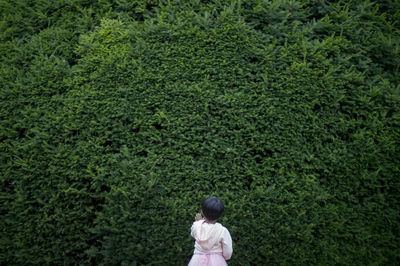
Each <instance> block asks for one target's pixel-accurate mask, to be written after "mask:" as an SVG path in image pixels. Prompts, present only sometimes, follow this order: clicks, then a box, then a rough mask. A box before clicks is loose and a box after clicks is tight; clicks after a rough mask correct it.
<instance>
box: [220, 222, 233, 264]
mask: <svg viewBox="0 0 400 266" xmlns="http://www.w3.org/2000/svg"><path fill="white" fill-rule="evenodd" d="M221 238H222V239H221V243H222V255H223V256H224V258H225V260H229V259H230V258H231V256H232V253H233V248H232V238H231V234H229V231H228V229H226V228H224V232H223V233H222V237H221Z"/></svg>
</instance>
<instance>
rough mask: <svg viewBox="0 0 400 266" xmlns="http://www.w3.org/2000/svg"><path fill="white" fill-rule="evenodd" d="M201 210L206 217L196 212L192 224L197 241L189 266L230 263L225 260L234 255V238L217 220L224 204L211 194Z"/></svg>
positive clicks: (212, 265) (193, 234)
mask: <svg viewBox="0 0 400 266" xmlns="http://www.w3.org/2000/svg"><path fill="white" fill-rule="evenodd" d="M201 211H202V213H203V215H204V218H203V217H202V216H201V214H200V213H198V214H196V217H195V220H196V221H195V222H194V223H193V225H192V233H191V235H192V237H194V239H195V240H196V241H195V245H194V253H193V257H192V259H191V260H190V262H189V264H188V266H196V265H198V266H200V265H201V266H204V265H207V266H214V265H215V266H219V265H228V264H227V263H226V261H225V260H229V259H230V258H231V256H232V252H233V250H232V238H231V235H230V234H229V231H228V229H226V228H225V227H224V226H222V225H221V224H220V223H217V222H216V220H217V219H218V218H219V217H220V216H221V214H222V212H223V211H224V204H223V203H222V201H221V200H220V199H218V198H217V197H214V196H211V197H209V198H207V199H205V200H203V203H202V205H201Z"/></svg>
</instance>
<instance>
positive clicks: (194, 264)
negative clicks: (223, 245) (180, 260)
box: [188, 254, 228, 266]
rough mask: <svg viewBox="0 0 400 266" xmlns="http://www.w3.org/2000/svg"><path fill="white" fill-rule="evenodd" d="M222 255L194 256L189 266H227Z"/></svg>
mask: <svg viewBox="0 0 400 266" xmlns="http://www.w3.org/2000/svg"><path fill="white" fill-rule="evenodd" d="M227 265H228V264H227V263H226V261H225V259H224V257H223V256H222V255H221V254H193V257H192V259H191V260H190V262H189V264H188V266H227Z"/></svg>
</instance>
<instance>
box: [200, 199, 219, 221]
mask: <svg viewBox="0 0 400 266" xmlns="http://www.w3.org/2000/svg"><path fill="white" fill-rule="evenodd" d="M201 210H202V212H203V215H204V216H205V217H206V218H207V219H208V220H210V221H215V220H217V219H218V218H219V217H220V216H221V215H222V213H223V212H224V204H223V203H222V201H221V200H220V199H219V198H217V197H215V196H211V197H209V198H207V199H205V200H203V203H202V204H201Z"/></svg>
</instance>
